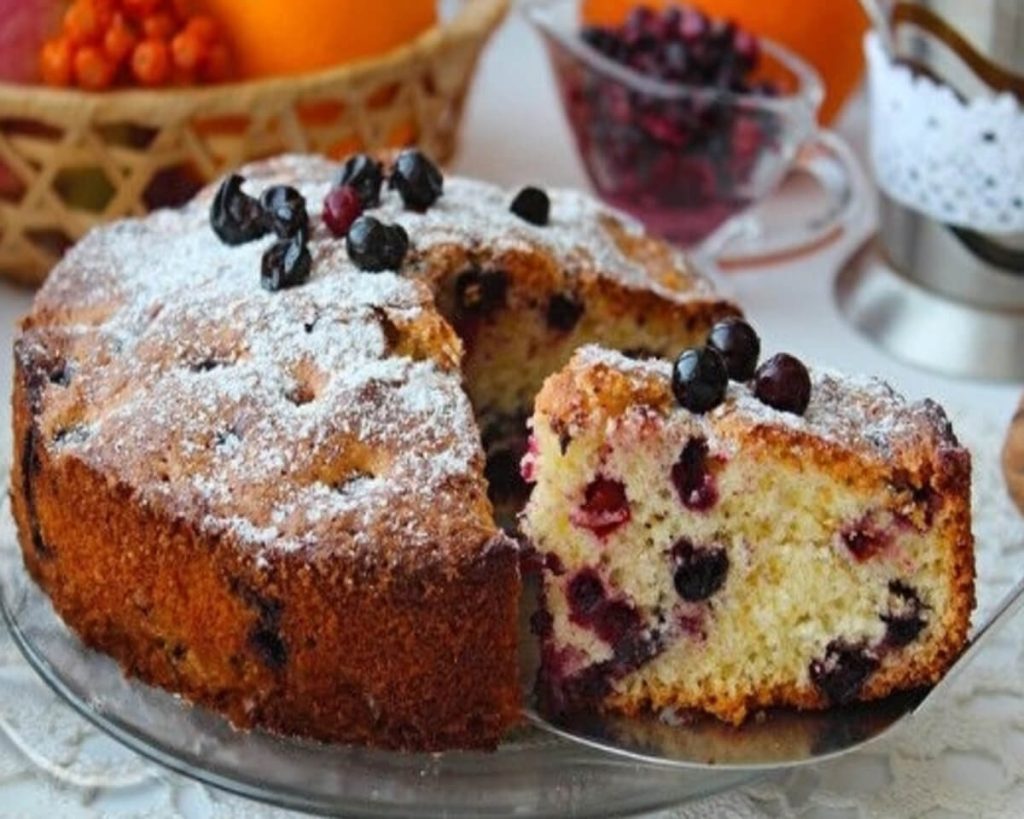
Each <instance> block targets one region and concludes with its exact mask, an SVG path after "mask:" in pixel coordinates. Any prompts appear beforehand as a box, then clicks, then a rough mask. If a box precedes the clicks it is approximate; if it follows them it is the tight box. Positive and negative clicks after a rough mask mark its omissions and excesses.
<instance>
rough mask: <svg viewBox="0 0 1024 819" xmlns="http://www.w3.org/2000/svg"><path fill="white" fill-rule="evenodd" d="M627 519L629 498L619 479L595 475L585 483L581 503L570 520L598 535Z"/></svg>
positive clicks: (611, 530)
mask: <svg viewBox="0 0 1024 819" xmlns="http://www.w3.org/2000/svg"><path fill="white" fill-rule="evenodd" d="M628 521H629V499H628V498H627V497H626V487H625V484H623V483H622V482H621V481H615V480H611V479H610V478H604V477H600V476H599V477H597V478H595V479H594V480H592V481H591V482H590V483H588V484H587V487H586V489H585V490H584V492H583V503H582V504H581V505H580V506H579V507H578V508H577V509H576V510H575V511H574V512H573V515H572V522H573V523H575V524H576V525H577V526H581V527H583V528H584V529H589V530H590V531H591V532H593V533H594V534H595V535H597V536H598V537H604V536H605V535H609V534H611V533H612V532H614V531H615V530H616V529H618V528H619V527H620V526H622V524H624V523H626V522H628Z"/></svg>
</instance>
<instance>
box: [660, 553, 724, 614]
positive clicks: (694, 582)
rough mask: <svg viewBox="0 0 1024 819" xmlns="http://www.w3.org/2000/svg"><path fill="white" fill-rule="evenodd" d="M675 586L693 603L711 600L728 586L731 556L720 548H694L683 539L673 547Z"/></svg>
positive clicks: (681, 594)
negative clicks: (712, 596)
mask: <svg viewBox="0 0 1024 819" xmlns="http://www.w3.org/2000/svg"><path fill="white" fill-rule="evenodd" d="M672 566H673V569H672V583H673V585H674V586H675V589H676V591H677V592H678V593H679V596H680V597H682V598H683V600H686V601H688V602H690V603H696V602H699V601H701V600H707V599H708V598H709V597H711V595H713V594H715V592H717V591H718V590H719V589H721V588H722V586H723V585H724V584H725V578H726V575H727V574H728V572H729V556H728V555H727V554H726V553H725V549H722V548H720V547H717V546H711V547H708V546H694V545H693V544H692V543H691V542H690V541H689V540H687V539H686V538H680V540H679V541H678V542H676V543H675V545H673V546H672Z"/></svg>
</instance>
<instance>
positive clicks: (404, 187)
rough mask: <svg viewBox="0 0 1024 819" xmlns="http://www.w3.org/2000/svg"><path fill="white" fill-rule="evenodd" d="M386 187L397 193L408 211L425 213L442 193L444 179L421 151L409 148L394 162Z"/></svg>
mask: <svg viewBox="0 0 1024 819" xmlns="http://www.w3.org/2000/svg"><path fill="white" fill-rule="evenodd" d="M388 185H389V187H391V188H393V189H395V190H397V191H398V193H399V195H400V196H401V197H402V201H403V202H405V206H406V207H407V208H408V209H409V210H418V211H425V210H426V209H427V208H429V207H430V206H431V205H433V204H434V202H436V201H437V200H438V198H439V197H440V196H441V194H442V192H443V191H444V177H443V176H441V172H440V171H439V170H438V169H437V166H436V165H435V164H434V163H433V162H431V161H430V160H429V159H427V157H426V156H425V155H424V154H423V152H422V151H418V150H416V149H415V148H409V149H407V150H405V151H402V153H400V154H399V155H398V158H397V159H396V160H395V167H394V169H393V170H392V171H391V180H390V182H389V183H388Z"/></svg>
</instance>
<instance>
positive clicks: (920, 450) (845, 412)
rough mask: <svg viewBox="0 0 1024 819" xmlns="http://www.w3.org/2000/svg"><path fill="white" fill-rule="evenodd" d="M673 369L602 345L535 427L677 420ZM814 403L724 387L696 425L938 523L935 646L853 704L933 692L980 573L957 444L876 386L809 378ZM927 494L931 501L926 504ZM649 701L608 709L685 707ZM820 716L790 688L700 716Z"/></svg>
mask: <svg viewBox="0 0 1024 819" xmlns="http://www.w3.org/2000/svg"><path fill="white" fill-rule="evenodd" d="M670 375H671V365H670V364H669V363H668V362H666V361H660V360H648V361H635V360H631V359H629V358H626V357H624V356H622V355H620V354H619V353H616V352H613V351H608V350H603V349H601V348H597V347H585V348H582V349H580V350H578V351H577V353H576V354H575V356H574V357H573V359H572V361H571V362H570V363H569V365H567V366H566V367H565V368H564V369H562V370H561V371H560V372H558V373H555V374H553V375H552V376H550V377H549V378H548V379H547V381H546V382H545V384H544V387H543V388H542V390H541V392H540V393H539V394H538V396H537V401H536V414H535V416H534V421H533V423H534V425H537V424H541V423H545V424H548V425H550V427H551V429H552V430H553V431H554V432H555V433H556V434H558V435H559V436H564V440H566V441H569V440H571V439H572V438H573V437H574V436H575V435H577V434H579V433H580V432H581V431H583V430H594V429H603V428H605V427H606V425H607V424H610V423H611V422H613V421H614V420H616V419H618V418H620V417H621V416H623V415H624V414H625V413H626V412H631V411H637V410H641V411H642V409H643V408H647V409H649V410H650V411H651V412H653V413H654V414H655V415H659V416H667V415H669V414H671V413H673V412H679V411H681V410H679V408H678V405H677V404H676V401H675V398H674V396H673V394H672V390H671V378H670ZM811 377H812V383H813V386H812V391H811V396H812V397H811V404H810V406H809V408H808V410H807V413H806V414H805V416H804V417H798V416H794V415H792V414H790V413H783V412H779V411H776V410H772V409H771V408H768V407H766V406H764V405H763V404H761V403H760V402H759V401H758V400H757V399H756V398H754V397H753V394H752V391H751V390H750V389H749V387H747V386H744V385H736V384H731V385H730V386H729V388H728V392H727V395H726V398H725V401H724V402H723V404H722V405H720V406H719V407H717V408H716V409H714V410H712V411H710V412H709V413H707V414H706V415H705V416H703V417H702V418H703V420H702V422H701V423H702V424H706V425H707V429H708V430H713V431H714V435H715V437H717V438H720V439H722V440H733V441H736V442H737V445H738V446H742V449H743V452H744V453H745V455H746V456H749V457H750V458H751V459H754V460H757V459H760V458H761V457H764V458H765V460H766V461H767V462H770V463H771V462H779V461H783V462H785V461H788V462H790V463H792V464H794V465H796V466H798V467H799V465H800V464H807V463H809V462H813V463H814V464H815V465H817V466H820V467H821V468H822V469H824V470H826V471H827V472H828V474H830V475H831V476H832V477H833V478H834V480H835V481H836V482H837V483H839V484H842V485H844V486H849V487H853V488H854V489H855V490H861V489H862V490H864V491H865V492H870V491H871V490H872V488H873V487H878V486H888V487H889V497H890V508H891V510H892V512H893V513H894V514H898V515H900V516H901V517H902V518H903V519H904V520H907V521H909V522H910V523H911V525H914V526H921V527H922V528H923V526H924V517H925V516H927V517H928V520H929V525H932V523H931V517H932V512H933V511H934V510H932V509H928V508H926V507H929V506H931V505H936V506H937V507H938V511H937V512H936V513H935V516H934V524H933V525H934V529H933V530H932V531H933V532H934V536H935V539H936V541H938V542H939V543H941V544H943V548H944V549H948V550H949V554H948V558H949V565H950V567H951V569H950V572H949V578H948V584H949V595H948V597H949V600H950V601H951V605H949V606H948V607H947V608H946V609H945V610H943V611H941V612H940V613H939V616H940V622H939V623H938V632H939V633H941V634H942V638H941V640H939V641H936V642H933V644H932V645H931V647H930V649H929V650H928V651H927V652H924V653H918V654H915V655H914V656H913V658H912V659H911V660H910V661H909V662H906V663H902V664H898V665H896V664H892V665H884V666H883V667H882V668H881V669H880V670H879V671H878V672H877V673H875V674H873V675H871V677H870V678H869V680H868V681H867V683H866V685H865V686H864V688H863V689H862V690H861V691H860V693H859V695H858V698H859V699H864V700H869V699H874V698H878V697H882V696H886V695H888V694H890V693H892V692H893V691H897V690H902V689H907V688H912V687H917V686H921V685H928V684H933V683H935V682H937V681H938V680H939V679H940V678H941V677H942V675H943V674H944V673H945V671H946V669H948V668H949V666H950V665H951V664H952V663H953V662H954V661H955V660H956V658H957V657H958V656H959V654H960V652H961V651H962V649H963V646H964V644H965V642H966V639H967V633H968V630H969V627H970V616H971V612H972V611H973V609H974V606H975V589H974V580H975V567H974V553H973V535H972V532H971V517H970V474H971V461H970V455H969V453H968V452H967V451H966V450H965V449H964V448H963V447H962V446H961V445H960V443H959V442H958V440H957V439H956V436H955V435H954V433H953V430H952V426H951V424H950V422H949V421H948V419H947V418H946V415H945V413H944V412H943V410H942V409H941V407H939V406H938V405H937V404H936V403H934V402H932V401H930V400H925V401H921V402H919V403H916V404H911V403H909V402H907V401H905V400H904V399H903V398H902V397H901V396H899V395H898V394H897V393H895V392H894V391H893V390H892V389H891V388H890V387H889V386H888V385H886V384H885V383H884V382H881V381H879V380H877V379H863V378H851V377H849V376H843V375H840V374H838V373H834V372H829V371H822V370H816V371H812V373H811ZM922 489H924V490H927V494H928V497H929V498H930V500H925V501H922V499H921V496H920V494H919V493H920V491H921V490H922ZM648 693H649V695H650V699H649V700H645V701H639V700H637V699H636V698H635V697H634V696H632V695H631V694H629V693H619V694H616V693H613V694H612V695H611V696H610V697H609V698H608V700H607V704H608V705H609V706H610V707H612V708H614V709H615V710H617V711H619V712H622V713H626V714H638V713H641V712H643V711H645V710H647V709H648V708H649V707H651V706H652V705H653V706H654V707H655V708H656V709H661V708H672V707H676V706H678V707H682V708H686V707H690V703H685V702H683V703H679V702H676V701H675V697H674V692H673V690H672V689H671V688H670V687H663V688H659V687H658V686H657V684H656V683H651V684H650V689H649V691H648ZM779 705H786V706H794V707H798V708H823V707H826V706H827V705H828V701H827V699H826V697H825V696H824V695H823V693H822V692H821V691H819V690H818V689H817V688H815V687H814V686H813V685H809V684H807V685H786V686H780V687H778V688H775V689H772V690H761V691H758V692H757V693H756V694H755V695H753V696H750V697H744V698H741V699H736V698H732V697H730V696H728V695H724V694H719V693H717V692H714V691H708V692H705V701H704V705H703V706H702V707H704V708H705V709H706V710H708V711H710V712H712V713H714V714H715V715H716V716H718V717H719V718H721V719H723V720H726V721H729V722H735V723H739V722H742V721H743V720H744V719H745V718H746V717H747V716H748V715H749V714H750V713H752V712H753V711H756V710H757V709H758V708H762V707H769V706H779Z"/></svg>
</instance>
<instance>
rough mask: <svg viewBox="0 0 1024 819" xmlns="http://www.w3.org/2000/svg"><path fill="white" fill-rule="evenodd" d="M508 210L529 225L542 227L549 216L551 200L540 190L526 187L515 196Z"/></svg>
mask: <svg viewBox="0 0 1024 819" xmlns="http://www.w3.org/2000/svg"><path fill="white" fill-rule="evenodd" d="M509 210H511V211H512V212H513V213H514V214H515V215H516V216H518V217H519V218H520V219H522V220H524V221H526V222H529V223H530V224H531V225H537V226H538V227H544V225H546V224H547V223H548V218H549V217H550V215H551V200H550V199H548V195H547V194H546V193H544V191H542V190H541V189H540V188H534V187H532V186H527V187H525V188H523V189H522V190H521V191H519V193H517V194H516V197H515V199H513V200H512V206H511V207H510V208H509Z"/></svg>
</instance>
